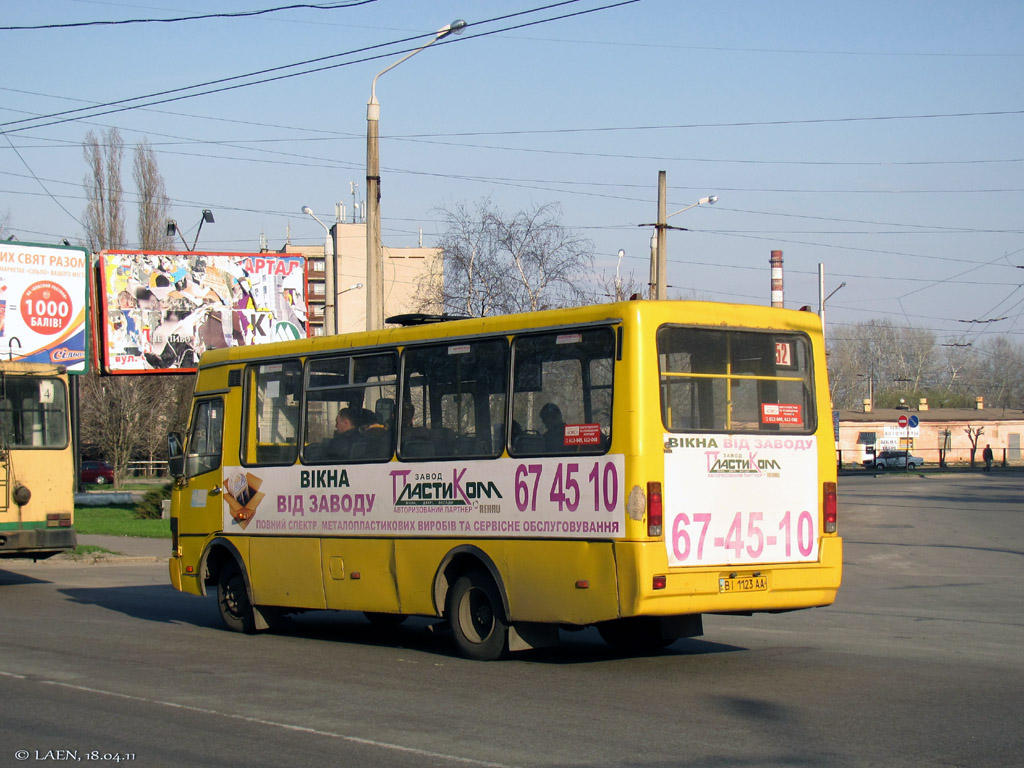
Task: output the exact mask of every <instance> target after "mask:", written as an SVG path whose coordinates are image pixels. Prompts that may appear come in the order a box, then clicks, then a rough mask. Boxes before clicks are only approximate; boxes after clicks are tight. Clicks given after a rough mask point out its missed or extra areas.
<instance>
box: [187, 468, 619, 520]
mask: <svg viewBox="0 0 1024 768" xmlns="http://www.w3.org/2000/svg"><path fill="white" fill-rule="evenodd" d="M623 467H624V461H623V457H622V456H621V455H607V456H594V457H583V456H581V457H578V458H577V457H565V456H563V457H560V458H545V459H540V458H538V459H524V460H514V459H509V460H498V461H465V462H461V461H455V462H451V461H447V462H430V461H426V462H423V463H418V464H396V463H386V464H350V465H347V466H329V465H328V466H289V467H225V468H224V469H223V474H222V479H223V487H224V488H226V489H227V490H226V491H225V492H224V494H223V497H224V501H223V515H224V530H225V531H229V532H231V531H234V532H241V531H244V532H246V533H249V534H277V535H280V534H304V535H310V536H320V535H324V536H329V535H336V536H353V535H367V536H380V535H399V536H456V537H459V538H475V537H500V538H556V539H614V538H620V537H622V536H623V535H624V532H625V531H624V526H625V515H624V510H625V499H624V490H623V482H624V475H623ZM192 503H193V504H196V505H197V506H205V504H206V498H205V492H201V493H200V494H199V495H198V496H197V497H196V498H194V499H193V500H192Z"/></svg>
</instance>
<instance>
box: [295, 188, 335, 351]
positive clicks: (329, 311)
mask: <svg viewBox="0 0 1024 768" xmlns="http://www.w3.org/2000/svg"><path fill="white" fill-rule="evenodd" d="M302 212H303V213H304V214H306V215H307V216H310V217H312V219H313V221H315V222H316V223H317V224H319V225H320V226H321V227H323V228H324V232H326V233H327V237H326V239H325V240H324V260H326V259H327V258H328V256H327V253H328V250H329V251H330V254H331V255H330V257H329V258H330V260H331V265H330V268H328V269H326V270H324V282H325V283H326V285H325V286H324V294H325V296H324V325H325V326H326V328H325V330H327V331H329V332H330V333H331V334H333V335H337V333H338V313H337V312H336V311H335V307H336V305H337V294H336V293H335V290H334V286H336V285H337V284H338V242H337V240H335V238H334V237H333V236H332V235H331V230H330V229H329V228H328V226H327V225H326V224H324V223H323V222H322V221H320V219H318V218H317V216H316V214H315V213H313V209H312V208H310V207H309V206H308V205H304V206H302Z"/></svg>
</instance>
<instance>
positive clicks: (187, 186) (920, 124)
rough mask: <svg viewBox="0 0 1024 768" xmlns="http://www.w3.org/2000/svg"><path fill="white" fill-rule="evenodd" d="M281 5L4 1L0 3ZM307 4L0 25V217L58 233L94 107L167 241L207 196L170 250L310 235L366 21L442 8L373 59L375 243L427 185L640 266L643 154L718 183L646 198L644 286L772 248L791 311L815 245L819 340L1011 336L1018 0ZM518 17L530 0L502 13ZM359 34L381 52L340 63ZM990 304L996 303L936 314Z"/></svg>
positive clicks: (374, 26)
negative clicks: (135, 169)
mask: <svg viewBox="0 0 1024 768" xmlns="http://www.w3.org/2000/svg"><path fill="white" fill-rule="evenodd" d="M289 4H291V2H289V0H277V1H275V0H202V1H201V2H200V1H199V0H155V1H154V2H153V3H145V2H133V1H131V0H105V1H100V0H36V2H32V3H27V2H14V1H13V0H7V2H5V3H4V4H3V10H4V12H3V14H2V19H0V26H3V27H15V26H27V25H39V24H50V25H53V24H67V23H72V22H85V21H101V20H102V21H111V20H124V19H143V18H148V19H167V18H172V17H177V16H189V15H197V14H211V13H225V14H227V13H239V12H244V11H256V10H263V9H269V8H273V7H277V6H284V5H289ZM311 4H319V5H330V6H334V7H333V8H331V9H311V8H305V9H292V10H287V11H278V12H274V13H267V14H263V15H259V16H251V17H233V18H213V19H205V20H194V21H181V22H175V23H142V24H124V25H116V26H115V25H107V26H89V27H75V28H50V29H39V30H11V29H3V30H0V72H2V73H3V74H2V76H0V96H2V98H0V122H2V123H3V126H2V127H0V130H3V131H6V134H5V135H4V136H3V137H0V222H4V223H5V224H6V228H5V229H4V231H3V235H2V236H3V237H7V236H8V235H9V234H14V235H16V236H17V237H18V238H19V239H21V240H26V241H36V242H56V241H58V240H59V239H60V238H62V237H67V238H69V239H71V240H72V241H73V242H77V241H79V240H80V239H81V237H82V227H81V225H80V223H79V220H80V219H81V218H82V212H83V209H84V206H85V200H84V193H83V189H82V179H83V177H84V175H85V170H86V169H85V163H84V160H83V156H82V150H81V142H82V140H83V138H84V136H85V134H86V132H87V131H88V130H94V131H96V132H100V131H102V130H103V129H105V128H106V127H108V126H117V128H118V129H119V130H120V131H121V134H122V136H123V137H124V139H125V141H126V142H127V143H128V144H129V145H131V144H134V143H135V142H138V141H140V140H141V139H142V138H144V137H145V138H147V139H148V140H149V141H150V143H151V144H152V146H153V147H154V149H155V150H156V152H157V158H158V162H159V165H160V169H161V171H162V173H163V175H164V177H165V180H166V183H167V191H168V194H169V195H170V197H171V198H172V201H173V213H172V215H173V216H174V217H175V218H176V219H177V220H178V222H179V224H180V225H181V226H182V227H183V228H185V229H186V230H189V231H190V232H189V234H187V235H186V236H187V237H189V240H190V242H191V236H192V234H194V232H195V226H196V225H197V224H198V222H199V218H200V212H201V210H202V209H203V208H210V209H211V210H213V211H214V214H215V216H216V224H213V225H207V226H206V227H204V229H203V231H202V235H201V241H200V247H205V248H208V249H218V250H237V251H253V250H256V249H258V247H259V236H260V233H261V232H263V233H265V234H266V236H267V238H268V240H269V245H270V247H271V248H279V247H280V246H281V245H282V244H283V243H284V241H285V237H286V233H287V231H288V228H289V227H290V230H291V240H292V242H293V243H297V244H301V243H320V242H322V241H323V230H322V229H321V228H320V227H319V226H318V225H317V224H316V223H315V222H314V221H312V220H311V219H309V218H308V217H306V216H303V215H302V214H301V213H300V209H301V207H302V206H303V205H309V206H311V207H312V208H313V209H314V210H315V211H316V212H317V214H318V215H319V216H320V217H321V219H323V220H325V221H330V220H331V219H333V214H334V203H335V202H339V201H340V202H344V203H345V204H346V206H347V207H348V210H349V216H351V204H352V195H351V193H350V186H349V185H350V182H355V183H356V184H357V185H358V190H357V197H358V199H359V200H360V201H361V200H362V199H363V187H364V183H365V182H364V176H365V131H366V127H365V126H366V123H365V119H366V102H367V100H368V98H369V94H370V82H371V81H372V79H373V76H374V75H375V74H376V73H377V72H378V71H380V70H381V69H383V68H384V67H385V66H387V65H388V64H389V63H391V62H393V61H395V60H397V58H399V57H400V56H401V55H402V52H403V51H405V50H408V49H410V48H411V47H415V46H416V45H418V44H422V42H425V41H426V40H427V39H429V38H427V37H423V38H420V39H419V40H418V41H413V42H396V41H402V40H405V39H407V38H411V37H414V36H417V35H424V36H425V35H429V34H430V33H432V32H433V31H435V30H437V29H438V28H440V27H442V26H443V25H444V24H446V23H448V22H450V21H452V20H453V19H456V18H462V19H465V20H466V21H467V22H469V24H470V26H469V27H468V28H467V30H466V32H465V33H464V34H463V35H462V36H461V37H459V38H456V39H455V41H454V42H453V43H452V44H450V45H449V44H438V45H435V46H433V47H432V48H431V49H430V50H427V51H424V52H423V53H421V54H419V55H418V56H417V57H415V58H414V59H412V60H410V61H408V62H406V63H404V64H402V65H401V66H399V67H397V68H396V69H394V70H393V71H391V72H389V73H388V74H387V75H385V76H384V77H383V78H381V80H380V81H379V83H378V87H377V96H378V99H379V101H380V104H381V136H382V143H381V166H382V174H381V175H382V192H383V198H382V202H381V206H382V216H383V230H384V241H385V243H386V244H387V245H393V246H409V245H415V244H416V243H417V240H418V233H419V230H420V229H422V233H423V242H424V244H425V245H428V246H429V245H432V244H434V242H435V240H436V237H437V234H438V226H439V224H438V219H439V216H438V213H437V209H438V208H439V207H442V206H450V205H452V204H453V203H456V202H462V203H466V204H468V205H474V204H475V203H476V202H477V201H479V200H480V199H481V198H484V197H490V198H491V200H492V201H493V203H494V204H495V205H496V206H497V207H499V208H501V209H503V210H505V211H507V212H510V213H511V212H515V211H517V210H519V209H522V208H525V207H529V206H533V205H536V204H543V203H557V204H559V205H560V206H561V208H562V219H563V222H564V224H565V225H567V226H569V227H571V228H573V229H575V230H577V231H578V232H579V233H580V234H582V235H584V236H585V237H587V238H589V239H591V240H592V241H593V243H594V247H595V253H596V260H597V266H598V270H599V271H603V272H604V273H606V274H608V275H614V272H615V264H616V254H617V252H618V250H619V249H623V250H625V252H626V258H625V259H624V261H623V263H622V272H623V275H624V276H625V275H627V274H629V273H633V275H634V277H635V279H636V280H637V281H638V282H646V280H647V270H648V263H649V245H648V242H649V237H650V229H649V228H642V227H639V226H638V225H639V224H643V223H645V222H650V221H652V220H653V219H654V218H655V216H656V198H657V178H658V171H659V170H665V171H666V172H667V174H668V185H669V195H668V198H669V203H668V204H669V211H673V210H675V209H678V208H682V207H684V206H686V205H688V204H690V203H692V202H694V201H696V200H697V199H699V198H700V197H703V196H705V195H709V194H717V195H718V196H719V198H720V200H719V202H718V204H717V205H716V206H713V207H704V206H702V207H700V208H695V209H692V210H689V211H687V212H685V213H683V214H681V215H679V216H677V217H675V218H674V219H672V220H671V223H672V224H674V225H677V226H684V227H688V228H690V230H691V231H689V232H672V233H670V235H669V245H668V259H669V276H668V281H669V284H670V286H672V287H671V288H670V295H673V294H674V295H681V296H683V297H686V298H691V297H696V298H702V299H712V300H721V301H730V302H750V303H757V304H764V303H768V301H769V291H770V282H769V278H770V276H769V269H768V259H769V254H770V251H771V250H773V249H778V250H782V251H783V252H784V254H785V268H786V304H787V306H790V307H799V306H801V305H803V304H810V305H812V306H813V307H815V308H817V302H818V281H817V265H818V264H819V263H822V264H824V265H825V271H826V292H830V291H832V290H834V289H835V288H836V287H837V286H838V285H839V284H840V283H841V282H845V283H846V286H845V287H844V288H842V289H841V290H840V291H839V292H837V293H836V294H835V295H834V296H833V297H832V298H831V299H830V300H829V304H828V307H829V313H828V320H829V328H830V330H831V331H832V333H833V334H835V335H836V336H838V335H839V334H841V333H842V328H843V324H844V323H853V322H863V321H867V320H870V319H872V318H878V319H889V320H892V321H894V322H896V323H900V324H911V325H914V326H916V327H920V328H928V329H933V330H935V331H936V333H937V335H938V337H939V340H940V341H946V342H953V341H976V340H977V339H978V337H979V334H993V333H1000V334H1009V335H1012V336H1013V337H1014V338H1019V337H1020V335H1021V334H1024V320H1022V318H1021V313H1022V307H1024V287H1022V284H1024V270H1020V269H1017V266H1018V265H1021V266H1024V220H1022V212H1024V45H1022V42H1021V41H1022V40H1024V3H1020V2H1015V1H1010V0H1007V1H1006V2H997V1H995V0H979V1H978V2H972V3H964V2H947V1H946V0H930V1H927V2H925V1H921V2H910V1H908V2H897V3H893V2H874V1H866V2H859V3H842V4H840V3H830V2H818V1H816V0H806V1H804V2H798V1H796V0H777V1H776V2H770V3H769V2H762V1H760V0H719V1H718V2H713V3H708V2H690V1H688V0H640V1H639V2H635V3H632V4H622V5H619V7H608V8H606V9H603V10H602V8H605V7H606V6H614V5H615V0H579V1H578V2H573V3H567V4H561V5H559V6H558V7H550V8H548V9H547V10H537V11H536V12H534V13H523V14H522V15H518V16H514V17H511V18H506V19H504V20H497V21H491V20H492V19H496V18H497V17H502V16H507V15H509V14H514V13H519V12H525V11H531V10H533V9H538V8H541V7H542V6H544V5H545V3H543V2H542V1H541V0H532V1H531V0H495V1H493V2H479V1H478V2H470V1H469V0H463V1H462V2H454V1H452V2H449V1H448V0H434V1H433V2H422V1H420V0H376V1H375V2H359V0H347V2H346V1H345V0H342V2H329V0H316V2H314V3H311ZM345 5H347V6H349V7H342V6H345ZM585 11H593V12H592V13H583V14H582V15H571V14H581V12H585ZM560 16H565V17H566V18H562V19H557V17H560ZM551 19H554V20H551ZM545 20H551V21H545ZM525 22H544V23H538V24H534V25H533V26H528V27H524V28H519V29H508V28H509V27H512V26H515V25H517V24H523V23H525ZM503 29H505V30H507V31H500V30H503ZM370 46H379V47H376V48H373V49H372V50H370V51H365V52H363V53H351V52H353V51H356V50H358V49H365V48H368V47H370ZM338 54H349V55H342V56H338V57H337V58H332V59H329V60H325V61H322V62H320V63H319V64H318V65H310V66H306V67H300V68H297V69H287V70H281V71H279V72H278V73H277V74H285V73H291V72H295V71H304V70H308V69H312V68H314V66H327V65H336V64H341V65H342V66H336V67H334V68H331V69H326V70H324V71H320V72H316V73H310V74H303V75H301V76H296V77H291V78H288V79H283V80H277V81H274V82H265V83H262V84H256V85H252V86H250V87H245V88H239V89H235V90H231V91H224V92H220V93H215V94H209V95H200V96H196V97H195V98H188V99H184V100H178V101H173V102H169V103H164V104H160V105H154V106H150V107H148V108H145V109H133V110H129V111H121V112H117V113H113V114H106V115H100V116H91V114H92V113H76V114H75V115H67V116H64V117H63V118H55V119H65V118H67V117H75V118H77V119H74V120H70V121H67V122H62V123H59V124H52V125H44V123H51V122H53V120H52V119H44V116H47V115H52V114H54V113H58V112H63V111H65V110H69V109H77V108H80V107H85V106H89V105H90V104H107V103H109V102H115V101H119V100H122V99H131V98H134V97H138V96H144V95H147V94H152V93H157V92H162V91H169V90H172V89H179V88H186V87H189V86H194V85H197V84H200V83H204V82H209V81H214V80H221V79H224V78H229V77H235V76H238V75H246V74H248V73H253V72H257V71H260V70H266V69H270V68H276V67H282V66H285V65H289V64H294V63H298V62H302V61H307V60H312V59H319V58H321V57H327V56H336V55H338ZM369 56H381V58H374V59H372V60H367V61H362V62H358V61H357V60H358V59H363V58H366V57H369ZM255 79H258V78H247V79H242V80H236V81H231V82H232V83H238V82H250V81H252V80H255ZM185 93H193V91H186V92H185ZM30 118H34V119H33V120H31V121H29V122H14V121H25V120H27V119H30ZM15 150H16V151H15ZM125 166H126V167H125V180H126V184H129V185H130V178H131V177H130V166H129V163H128V162H127V158H126V164H125ZM129 213H130V221H129V232H130V237H134V229H135V228H134V221H133V220H131V219H132V218H133V216H134V208H132V207H130V208H129ZM994 318H1006V319H1004V320H998V321H997V322H991V323H979V322H963V321H983V320H991V319H994Z"/></svg>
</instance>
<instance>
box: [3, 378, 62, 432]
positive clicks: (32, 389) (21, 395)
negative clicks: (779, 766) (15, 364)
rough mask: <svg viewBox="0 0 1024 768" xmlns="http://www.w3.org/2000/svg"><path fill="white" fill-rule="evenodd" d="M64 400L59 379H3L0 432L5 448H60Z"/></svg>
mask: <svg viewBox="0 0 1024 768" xmlns="http://www.w3.org/2000/svg"><path fill="white" fill-rule="evenodd" d="M67 401H68V398H67V391H66V389H65V387H64V382H63V381H61V380H60V379H55V378H54V379H50V378H34V377H32V378H29V377H17V378H16V377H13V376H10V377H4V379H3V384H2V389H0V432H2V437H3V445H4V446H5V447H7V448H63V447H64V446H66V445H67V444H68V430H67V427H66V426H65V425H66V424H67V423H68V412H67V406H66V403H67Z"/></svg>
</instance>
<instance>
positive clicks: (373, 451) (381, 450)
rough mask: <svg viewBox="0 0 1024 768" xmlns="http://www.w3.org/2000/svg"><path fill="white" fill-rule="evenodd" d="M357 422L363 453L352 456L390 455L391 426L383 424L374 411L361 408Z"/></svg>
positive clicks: (371, 457) (369, 457)
mask: <svg viewBox="0 0 1024 768" xmlns="http://www.w3.org/2000/svg"><path fill="white" fill-rule="evenodd" d="M360 415H361V419H360V424H359V434H360V441H359V443H360V448H359V449H358V450H360V451H361V452H362V453H364V454H365V455H355V454H353V456H352V458H356V459H358V458H365V459H381V458H385V457H388V456H390V455H391V428H390V426H387V425H385V424H383V423H382V422H381V420H380V417H378V415H377V412H376V411H371V410H370V409H368V408H363V409H362V410H361V411H360Z"/></svg>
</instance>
